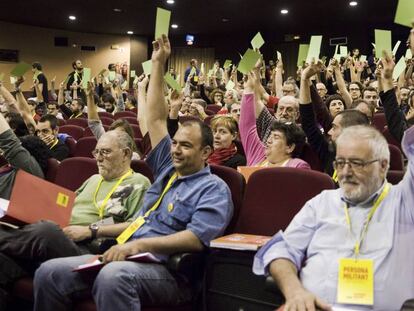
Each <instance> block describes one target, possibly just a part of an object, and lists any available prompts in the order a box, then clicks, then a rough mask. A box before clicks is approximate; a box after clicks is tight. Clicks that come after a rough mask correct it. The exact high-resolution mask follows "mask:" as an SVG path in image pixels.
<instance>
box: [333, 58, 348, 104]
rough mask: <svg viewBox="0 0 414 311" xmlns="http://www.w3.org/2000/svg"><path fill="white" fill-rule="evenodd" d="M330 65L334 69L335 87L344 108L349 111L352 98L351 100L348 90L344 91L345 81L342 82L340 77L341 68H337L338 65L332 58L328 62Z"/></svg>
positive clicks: (342, 79) (342, 78)
mask: <svg viewBox="0 0 414 311" xmlns="http://www.w3.org/2000/svg"><path fill="white" fill-rule="evenodd" d="M330 65H331V66H332V68H333V69H334V73H335V79H336V85H337V86H338V90H339V92H340V93H341V95H342V98H343V99H344V101H345V106H346V108H347V109H350V108H351V104H352V98H351V95H350V94H349V92H348V90H347V89H346V85H345V80H344V77H343V76H342V73H341V68H340V66H339V63H338V61H337V60H336V59H334V58H333V59H331V61H330Z"/></svg>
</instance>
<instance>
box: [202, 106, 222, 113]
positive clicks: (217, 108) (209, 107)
mask: <svg viewBox="0 0 414 311" xmlns="http://www.w3.org/2000/svg"><path fill="white" fill-rule="evenodd" d="M221 108H222V107H220V106H218V105H214V104H213V105H207V106H206V109H205V110H206V111H207V110H210V111H212V112H214V113H217V112H219V111H220V110H221Z"/></svg>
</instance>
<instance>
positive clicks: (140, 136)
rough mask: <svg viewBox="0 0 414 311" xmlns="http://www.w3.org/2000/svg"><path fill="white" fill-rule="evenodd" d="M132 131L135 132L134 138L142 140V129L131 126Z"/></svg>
mask: <svg viewBox="0 0 414 311" xmlns="http://www.w3.org/2000/svg"><path fill="white" fill-rule="evenodd" d="M130 125H131V128H132V131H133V132H134V138H142V133H141V129H140V128H139V125H138V124H130Z"/></svg>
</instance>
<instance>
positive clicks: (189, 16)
mask: <svg viewBox="0 0 414 311" xmlns="http://www.w3.org/2000/svg"><path fill="white" fill-rule="evenodd" d="M357 1H358V5H357V6H356V7H350V6H349V4H348V3H349V0H214V1H212V0H205V1H200V0H175V4H173V5H169V4H167V3H166V0H118V1H107V0H65V1H62V0H54V1H52V0H36V1H26V0H11V1H6V0H3V1H2V2H3V3H2V5H1V10H0V20H2V21H8V22H15V23H21V24H28V25H35V26H42V27H50V28H57V29H65V30H71V31H80V32H94V33H104V34H125V33H126V31H127V30H132V31H134V33H135V34H138V35H148V36H151V35H152V34H153V33H154V24H155V21H154V20H155V12H156V7H157V6H160V7H163V8H167V9H170V10H172V18H171V22H172V23H176V24H178V25H179V28H178V29H171V32H170V33H171V34H172V35H174V34H177V35H178V34H180V35H181V34H184V33H190V34H234V33H236V32H237V33H251V32H255V31H258V30H260V31H263V32H279V33H284V34H288V33H289V34H310V33H324V32H325V30H328V31H330V32H335V31H337V32H344V31H345V30H346V29H349V27H352V28H351V29H356V28H354V27H358V28H359V29H360V30H361V31H364V29H366V27H367V26H369V27H370V28H377V27H378V28H379V27H387V29H391V27H393V28H396V29H397V31H398V27H401V26H396V25H393V20H394V14H395V10H396V5H397V0H376V1H375V0H357ZM115 8H116V9H121V10H122V12H121V13H117V12H114V9H115ZM282 8H287V9H288V10H289V14H287V15H281V14H280V10H281V9H282ZM69 15H75V16H76V17H77V20H76V21H70V20H69V19H68V16H69ZM223 19H227V20H228V21H223ZM400 30H401V29H400ZM0 31H1V30H0ZM348 31H349V30H348Z"/></svg>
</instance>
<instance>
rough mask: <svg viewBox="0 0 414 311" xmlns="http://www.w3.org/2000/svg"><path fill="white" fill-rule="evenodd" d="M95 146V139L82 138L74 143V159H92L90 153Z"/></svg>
mask: <svg viewBox="0 0 414 311" xmlns="http://www.w3.org/2000/svg"><path fill="white" fill-rule="evenodd" d="M95 146H96V138H95V137H82V138H81V139H79V140H78V142H77V143H76V151H75V155H74V156H75V157H86V158H93V156H92V151H93V149H95Z"/></svg>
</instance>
